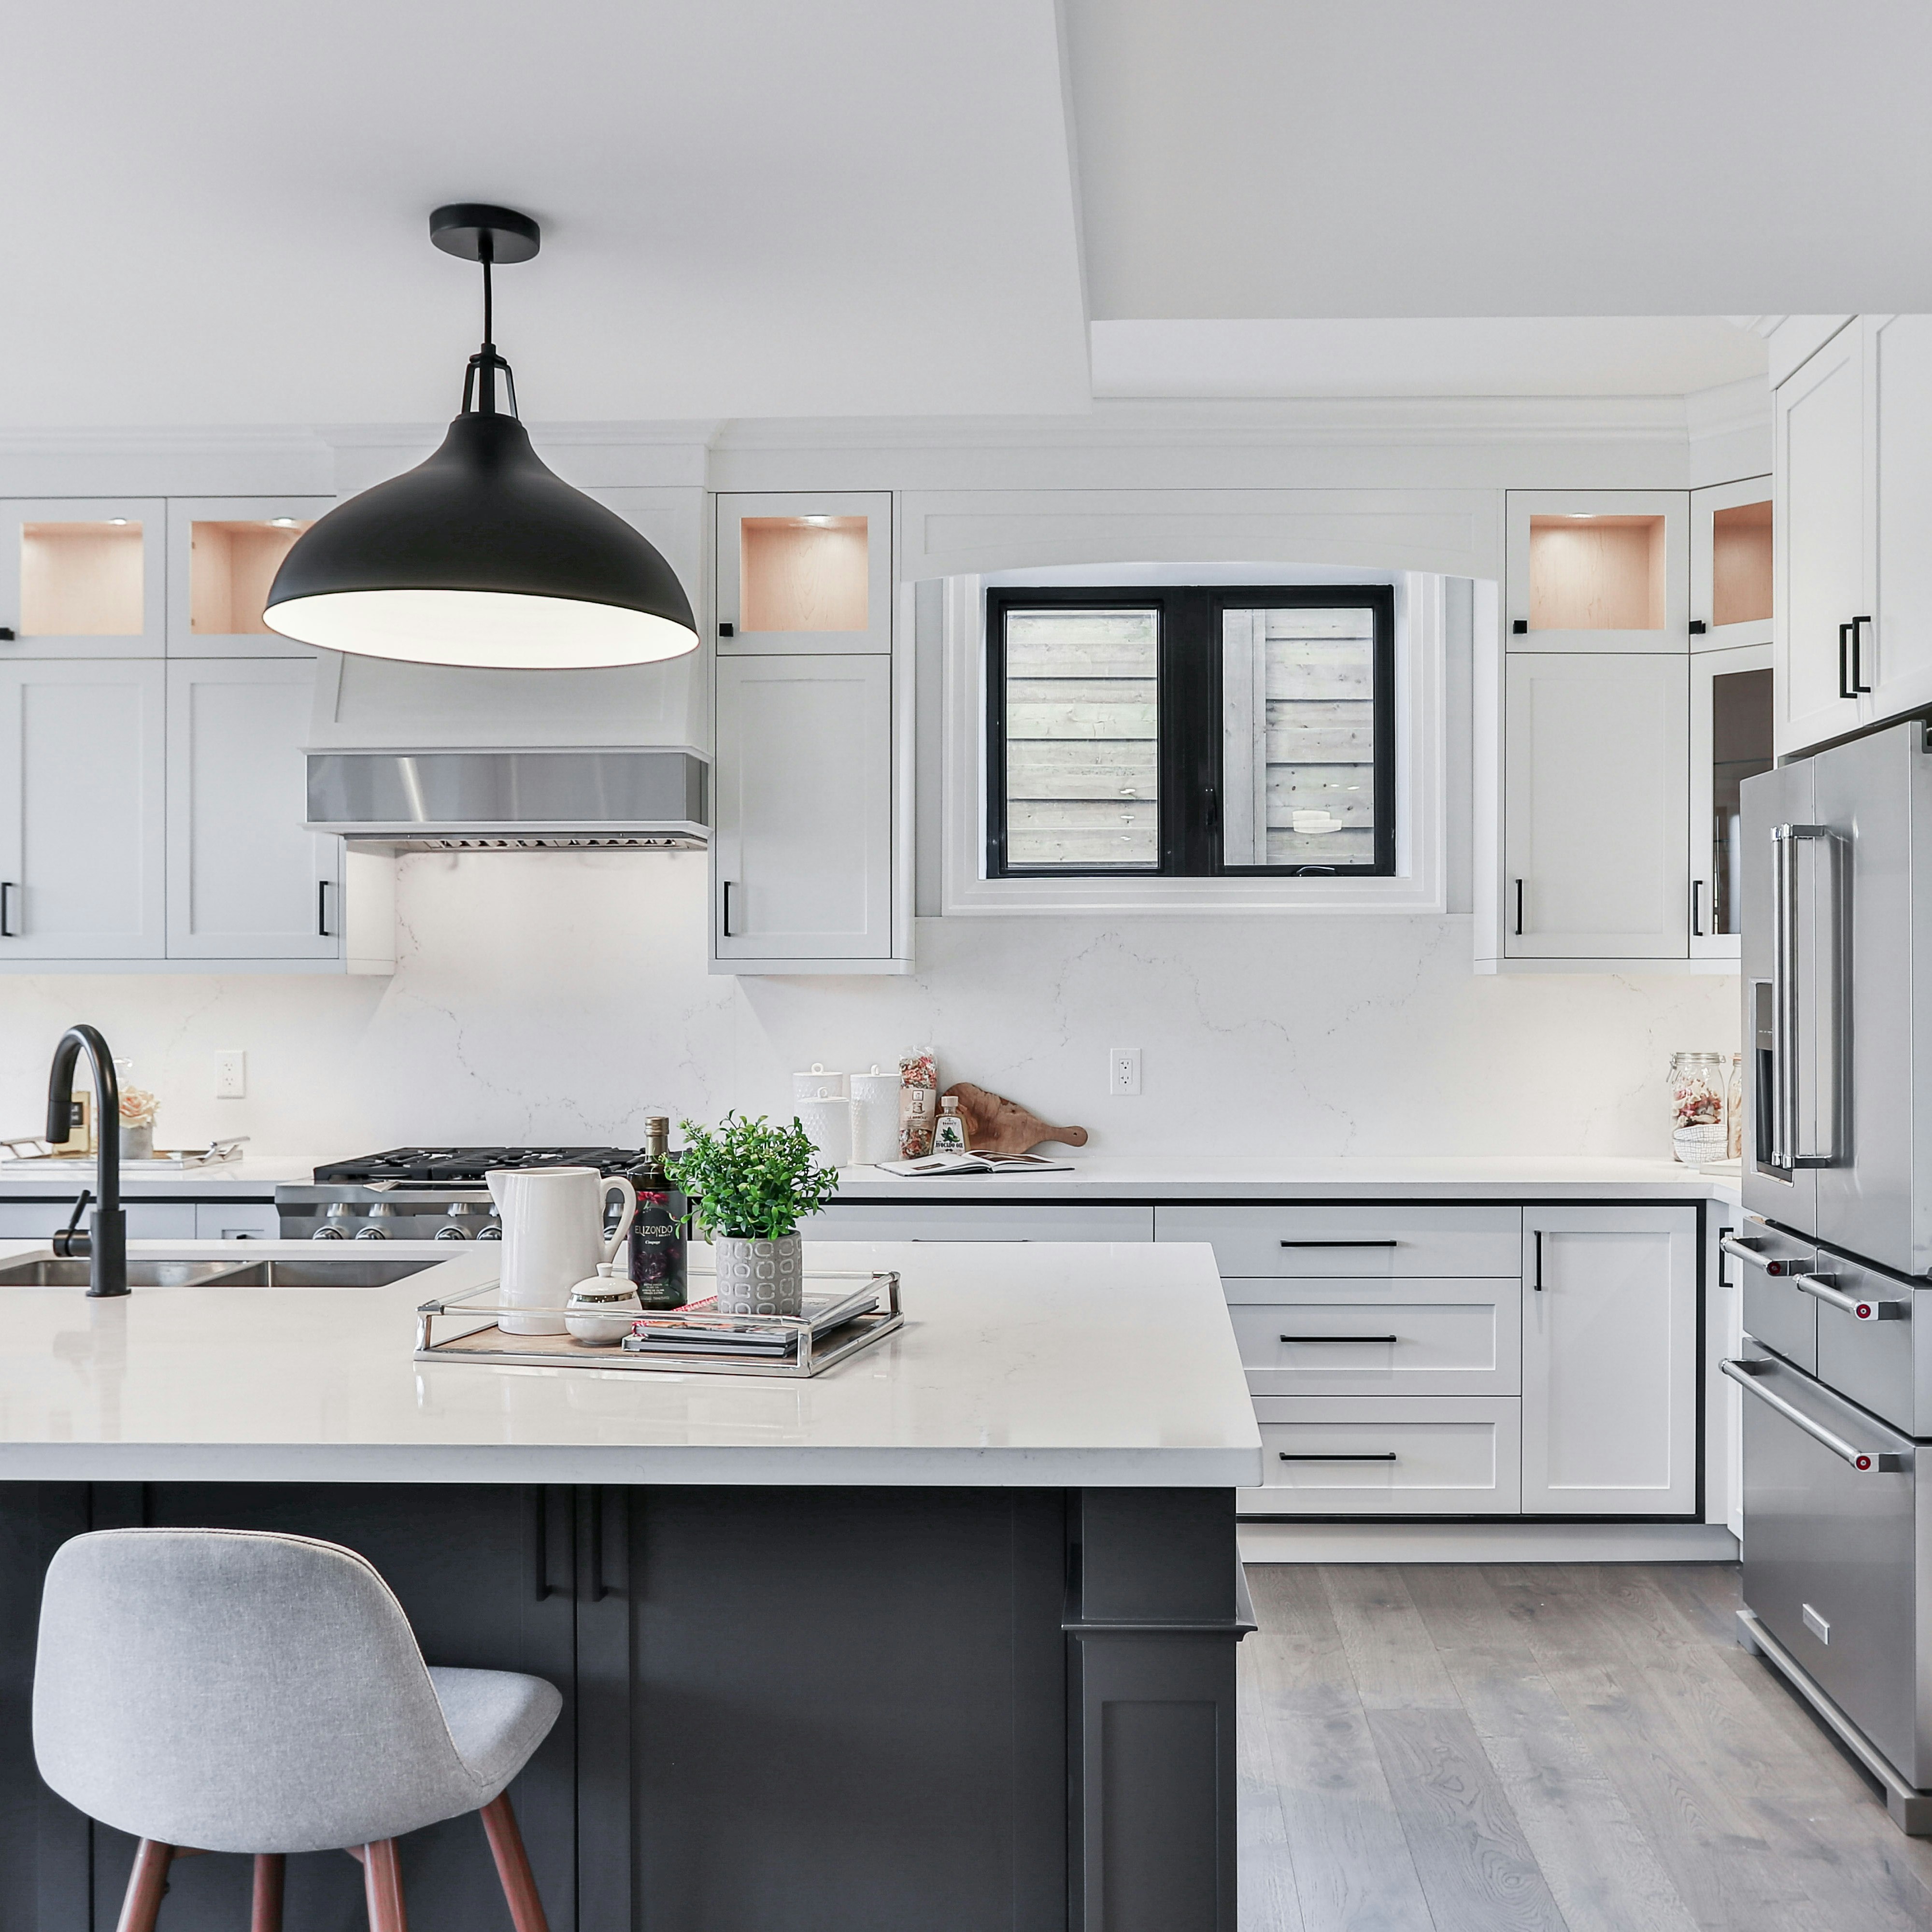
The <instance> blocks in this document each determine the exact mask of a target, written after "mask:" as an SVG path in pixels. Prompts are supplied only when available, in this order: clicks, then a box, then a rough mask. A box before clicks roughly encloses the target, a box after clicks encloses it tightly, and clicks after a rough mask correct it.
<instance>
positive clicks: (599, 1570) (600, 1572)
mask: <svg viewBox="0 0 1932 1932" xmlns="http://www.w3.org/2000/svg"><path fill="white" fill-rule="evenodd" d="M608 1595H610V1586H609V1585H608V1584H607V1583H605V1582H604V1492H603V1490H601V1489H594V1490H592V1491H591V1492H590V1601H592V1603H593V1604H601V1602H602V1601H604V1598H606V1597H607V1596H608Z"/></svg>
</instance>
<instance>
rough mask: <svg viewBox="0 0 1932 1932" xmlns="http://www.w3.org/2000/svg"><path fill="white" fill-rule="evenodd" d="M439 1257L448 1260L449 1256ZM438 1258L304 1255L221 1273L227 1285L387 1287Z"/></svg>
mask: <svg viewBox="0 0 1932 1932" xmlns="http://www.w3.org/2000/svg"><path fill="white" fill-rule="evenodd" d="M438 1259H439V1260H447V1259H449V1257H448V1256H440V1257H439V1258H438ZM436 1265H437V1262H404V1261H378V1260H377V1259H374V1257H373V1256H362V1255H344V1256H342V1258H341V1259H340V1260H339V1261H338V1259H336V1257H335V1256H333V1255H328V1256H323V1255H317V1256H314V1257H311V1256H308V1255H303V1256H299V1257H298V1258H296V1259H293V1260H290V1261H266V1262H246V1263H244V1264H243V1265H241V1266H239V1267H237V1268H233V1270H232V1271H231V1272H229V1273H228V1274H223V1276H222V1277H221V1286H223V1288H386V1287H388V1286H389V1283H391V1282H392V1281H405V1280H407V1279H408V1278H409V1277H410V1276H411V1275H413V1274H422V1271H423V1270H424V1269H425V1268H434V1267H435V1266H436Z"/></svg>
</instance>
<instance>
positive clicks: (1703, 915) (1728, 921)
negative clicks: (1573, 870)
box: [1691, 644, 1774, 959]
mask: <svg viewBox="0 0 1932 1932" xmlns="http://www.w3.org/2000/svg"><path fill="white" fill-rule="evenodd" d="M1773 708H1774V707H1773V705H1772V669H1771V646H1770V645H1769V644H1746V645H1745V646H1742V647H1741V648H1733V649H1730V650H1727V651H1698V652H1694V653H1693V655H1692V656H1691V958H1692V959H1736V958H1737V956H1738V938H1739V934H1740V933H1742V932H1743V930H1744V917H1743V912H1744V900H1743V893H1744V864H1743V858H1744V844H1743V821H1742V817H1741V816H1740V811H1741V807H1740V804H1739V791H1738V787H1739V786H1740V785H1741V784H1743V783H1744V781H1745V779H1746V778H1755V777H1757V775H1758V774H1759V773H1760V772H1768V771H1769V770H1770V769H1771V768H1772V763H1773V762H1774V759H1773V757H1772V729H1773V718H1772V712H1773Z"/></svg>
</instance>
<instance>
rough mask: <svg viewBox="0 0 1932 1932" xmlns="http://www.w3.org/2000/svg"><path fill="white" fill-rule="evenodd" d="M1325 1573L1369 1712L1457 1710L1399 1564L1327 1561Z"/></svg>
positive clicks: (1324, 1580)
mask: <svg viewBox="0 0 1932 1932" xmlns="http://www.w3.org/2000/svg"><path fill="white" fill-rule="evenodd" d="M1320 1574H1321V1578H1322V1590H1323V1592H1324V1593H1325V1595H1326V1596H1327V1598H1328V1604H1329V1608H1330V1610H1331V1612H1332V1613H1333V1614H1334V1619H1335V1628H1336V1629H1337V1631H1339V1632H1340V1636H1341V1639H1342V1644H1343V1649H1345V1650H1346V1652H1347V1653H1348V1658H1349V1670H1350V1671H1351V1672H1352V1674H1353V1676H1354V1678H1355V1691H1356V1694H1357V1695H1358V1697H1360V1698H1361V1700H1362V1706H1363V1709H1365V1710H1369V1711H1412V1710H1416V1709H1422V1708H1433V1709H1437V1710H1443V1711H1453V1710H1454V1709H1457V1706H1458V1705H1459V1703H1460V1699H1458V1697H1457V1695H1456V1687H1455V1686H1454V1685H1453V1684H1451V1682H1450V1681H1449V1674H1448V1672H1447V1671H1445V1670H1444V1669H1443V1668H1442V1661H1441V1660H1440V1659H1439V1658H1438V1657H1437V1656H1436V1646H1435V1643H1434V1642H1433V1640H1431V1638H1430V1634H1429V1631H1428V1629H1427V1626H1426V1625H1424V1622H1423V1621H1422V1619H1421V1616H1420V1615H1419V1614H1418V1612H1417V1610H1416V1607H1415V1604H1413V1603H1412V1601H1410V1599H1409V1586H1408V1585H1407V1583H1405V1582H1404V1581H1403V1571H1402V1567H1401V1566H1400V1565H1399V1564H1394V1563H1325V1564H1324V1565H1322V1567H1321V1573H1320Z"/></svg>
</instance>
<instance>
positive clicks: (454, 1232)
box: [430, 1221, 470, 1241]
mask: <svg viewBox="0 0 1932 1932" xmlns="http://www.w3.org/2000/svg"><path fill="white" fill-rule="evenodd" d="M430 1239H431V1241H468V1240H469V1239H470V1233H469V1229H467V1228H459V1227H458V1226H457V1225H456V1224H455V1223H454V1222H453V1221H452V1222H447V1223H445V1224H444V1225H443V1226H442V1227H440V1228H439V1229H437V1231H436V1232H435V1233H434V1235H431V1237H430Z"/></svg>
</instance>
